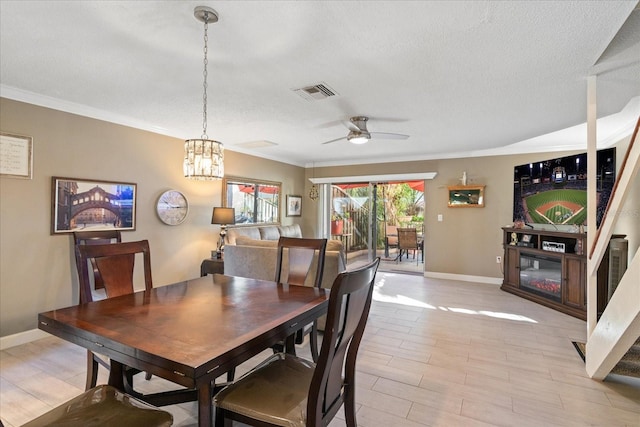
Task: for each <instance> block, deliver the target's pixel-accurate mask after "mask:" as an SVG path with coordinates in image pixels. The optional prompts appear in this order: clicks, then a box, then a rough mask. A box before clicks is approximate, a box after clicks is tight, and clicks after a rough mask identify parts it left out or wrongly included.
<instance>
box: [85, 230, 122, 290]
mask: <svg viewBox="0 0 640 427" xmlns="http://www.w3.org/2000/svg"><path fill="white" fill-rule="evenodd" d="M120 242H122V235H121V233H120V230H99V231H75V232H74V233H73V243H74V248H75V246H78V245H105V244H108V243H120ZM76 254H77V252H76ZM91 266H92V267H93V284H94V285H93V288H94V289H102V288H104V282H103V280H102V276H100V272H99V271H98V267H97V266H96V264H95V262H94V261H93V260H92V261H91ZM79 267H80V263H79V262H78V257H77V256H76V268H78V276H79V275H80V269H79Z"/></svg>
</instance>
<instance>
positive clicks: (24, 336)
mask: <svg viewBox="0 0 640 427" xmlns="http://www.w3.org/2000/svg"><path fill="white" fill-rule="evenodd" d="M50 336H51V335H50V334H48V333H47V332H45V331H41V330H40V329H31V330H30V331H24V332H18V333H17V334H13V335H7V336H6V337H0V350H6V349H7V348H11V347H15V346H17V345H21V344H26V343H29V342H31V341H35V340H39V339H41V338H46V337H50Z"/></svg>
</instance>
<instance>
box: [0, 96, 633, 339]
mask: <svg viewBox="0 0 640 427" xmlns="http://www.w3.org/2000/svg"><path fill="white" fill-rule="evenodd" d="M0 129H1V130H2V131H3V132H10V133H16V134H22V135H28V136H32V137H33V138H34V165H33V166H34V174H33V179H31V180H21V179H11V178H6V177H1V178H0V336H6V335H10V334H14V333H17V332H21V331H26V330H30V329H33V328H35V327H36V316H37V313H38V312H41V311H45V310H49V309H54V308H60V307H64V306H69V305H72V304H75V303H76V301H77V295H78V291H77V289H78V285H77V275H76V273H75V264H74V261H73V257H72V243H71V242H72V238H71V237H70V236H69V235H55V236H52V235H50V221H51V177H52V176H63V177H74V178H87V179H101V180H117V181H124V182H134V183H137V185H138V187H137V190H138V198H137V229H136V230H135V231H132V232H126V233H124V235H123V239H124V240H125V241H130V240H138V239H148V240H149V242H150V244H151V251H152V257H151V258H152V259H151V261H152V270H153V280H154V285H155V286H161V285H166V284H169V283H173V282H176V281H180V280H185V279H189V278H192V277H196V276H198V275H199V266H200V262H201V260H202V259H203V258H206V257H208V256H209V254H210V251H211V249H214V248H215V245H216V241H217V233H218V231H219V228H218V227H217V226H213V225H211V223H210V222H211V210H212V207H213V206H219V205H220V197H221V183H220V182H198V181H189V180H186V179H185V178H184V177H183V176H182V160H181V159H182V146H183V144H182V141H181V140H178V139H175V138H170V137H165V136H161V135H157V134H154V133H150V132H145V131H140V130H136V129H132V128H128V127H125V126H119V125H114V124H111V123H106V122H102V121H99V120H93V119H89V118H85V117H80V116H76V115H73V114H68V113H63V112H60V111H56V110H51V109H46V108H41V107H36V106H33V105H29V104H24V103H20V102H16V101H11V100H7V99H1V98H0ZM627 145H628V139H627V140H625V141H622V142H621V143H620V144H618V147H619V148H618V162H620V161H621V159H622V156H623V153H624V150H625V149H626V146H627ZM558 155H559V153H552V154H535V155H518V156H494V157H483V158H470V159H448V160H438V161H417V162H404V163H389V164H372V165H357V166H348V167H331V168H314V170H313V171H312V170H307V171H306V175H305V171H304V170H303V169H302V168H299V167H296V166H291V165H287V164H284V163H279V162H274V161H270V160H265V159H261V158H257V157H253V156H247V155H242V154H238V153H234V152H231V151H227V152H226V162H225V168H226V173H227V174H228V175H234V176H242V177H249V178H257V179H264V180H269V181H280V182H282V194H283V199H284V196H285V195H286V194H297V195H302V196H303V208H302V217H300V218H297V217H296V218H291V217H286V216H285V215H284V212H283V214H282V223H283V224H291V223H293V222H294V221H295V222H299V223H300V224H301V225H302V226H303V233H304V234H305V235H310V234H312V231H313V227H314V225H315V224H316V218H317V216H316V209H317V202H312V201H311V200H310V199H309V198H308V196H307V195H308V194H309V189H310V183H309V182H308V180H306V179H304V178H305V176H306V177H307V178H308V177H310V176H311V174H313V176H315V177H328V176H341V175H348V176H351V175H372V174H390V173H394V174H396V173H414V172H437V173H438V175H437V177H436V178H435V179H434V180H431V181H428V182H427V186H426V191H425V202H426V204H425V206H426V214H425V225H426V247H425V253H426V257H425V262H426V269H427V271H430V272H436V273H451V274H459V275H469V276H476V277H477V276H483V277H490V278H499V277H501V275H502V273H501V271H500V267H499V265H497V264H496V262H495V257H496V255H502V246H501V230H500V227H502V226H505V225H508V224H511V222H512V218H511V215H512V198H513V188H512V184H511V181H512V178H513V177H512V173H513V167H514V166H515V165H519V164H523V163H526V162H530V161H538V160H543V159H548V158H550V157H556V156H558ZM463 171H466V172H467V175H468V177H469V182H470V183H471V184H479V185H486V189H485V199H486V200H485V205H486V207H485V208H482V209H480V208H477V209H476V208H469V209H452V208H447V189H446V188H447V186H448V185H455V184H458V179H459V178H460V176H461V175H462V172H463ZM638 181H640V178H637V179H636V180H635V184H634V185H633V186H632V188H631V190H630V193H631V194H632V200H631V201H630V202H628V203H627V205H625V208H624V209H623V210H622V212H621V213H620V216H621V221H620V225H619V226H618V228H617V229H616V232H621V233H625V234H627V235H628V236H629V240H630V245H629V246H630V251H631V253H634V252H635V250H637V248H638V246H639V245H640V220H639V218H640V213H639V212H640V183H639V182H638ZM170 188H174V189H177V190H180V191H182V192H184V193H185V194H186V196H187V198H188V199H189V203H190V211H189V216H188V217H187V220H186V221H185V223H183V224H182V225H179V226H176V227H170V226H167V225H164V224H163V223H161V222H160V220H159V219H158V218H157V216H156V213H155V202H156V200H157V198H158V196H159V195H160V193H162V192H163V191H165V190H167V189H170ZM438 214H442V215H443V217H444V221H443V222H438V221H437V215H438Z"/></svg>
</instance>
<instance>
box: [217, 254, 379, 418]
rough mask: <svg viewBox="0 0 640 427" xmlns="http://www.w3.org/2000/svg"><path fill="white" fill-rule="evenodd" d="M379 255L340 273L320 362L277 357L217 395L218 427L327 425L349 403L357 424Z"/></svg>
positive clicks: (347, 415) (347, 410)
mask: <svg viewBox="0 0 640 427" xmlns="http://www.w3.org/2000/svg"><path fill="white" fill-rule="evenodd" d="M379 262H380V259H379V258H376V259H375V260H373V261H372V262H370V263H369V264H367V265H365V266H363V267H361V268H359V269H356V270H351V271H345V272H342V273H340V274H339V275H338V277H337V278H336V280H335V281H334V283H333V286H332V288H331V294H330V296H329V308H328V312H327V323H326V326H327V327H326V329H325V332H324V338H323V340H322V347H321V350H320V357H319V359H318V363H317V364H314V363H312V362H311V361H308V360H305V359H302V358H299V357H296V356H293V355H290V354H283V353H278V354H276V355H273V356H272V357H270V358H269V359H267V360H266V361H265V362H263V363H262V364H260V365H259V366H258V367H256V368H255V369H253V370H251V371H249V372H248V373H247V374H246V375H245V376H243V377H242V378H240V379H239V380H238V381H236V382H235V383H233V384H231V385H229V386H227V387H226V388H224V389H222V391H220V392H219V393H218V394H216V395H215V397H214V403H215V405H216V411H215V425H216V427H223V426H230V425H231V423H230V420H235V421H239V422H241V423H244V424H249V425H259V426H309V427H310V426H313V427H315V426H326V425H328V424H329V422H330V421H331V419H332V418H333V417H334V416H335V414H336V413H337V412H338V410H339V409H340V406H342V404H344V411H345V420H346V424H347V426H349V427H355V426H356V408H355V389H356V378H355V375H356V356H357V353H358V347H359V346H360V342H361V340H362V335H363V333H364V329H365V325H366V323H367V317H368V315H369V307H370V306H371V298H372V294H373V286H374V281H375V276H376V271H377V269H378V264H379Z"/></svg>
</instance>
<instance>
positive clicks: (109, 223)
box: [51, 176, 136, 234]
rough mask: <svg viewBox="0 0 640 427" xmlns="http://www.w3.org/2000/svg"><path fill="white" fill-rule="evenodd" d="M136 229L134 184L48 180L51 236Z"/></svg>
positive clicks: (64, 179) (89, 180)
mask: <svg viewBox="0 0 640 427" xmlns="http://www.w3.org/2000/svg"><path fill="white" fill-rule="evenodd" d="M114 229H115V230H123V231H127V230H135V229H136V184H133V183H129V182H116V181H96V180H91V179H78V178H60V177H56V176H54V177H52V179H51V234H62V233H73V232H74V231H99V230H114Z"/></svg>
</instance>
